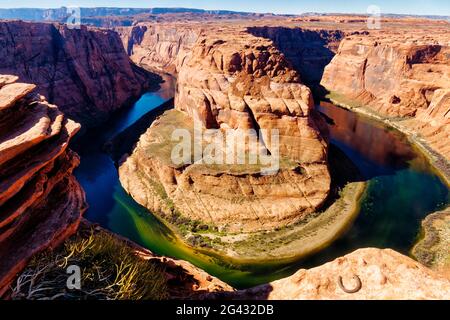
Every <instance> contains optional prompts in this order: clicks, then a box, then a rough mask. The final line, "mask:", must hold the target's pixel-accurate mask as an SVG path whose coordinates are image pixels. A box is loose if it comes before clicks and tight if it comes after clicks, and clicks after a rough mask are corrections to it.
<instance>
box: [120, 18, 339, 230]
mask: <svg viewBox="0 0 450 320" xmlns="http://www.w3.org/2000/svg"><path fill="white" fill-rule="evenodd" d="M177 30H180V31H177ZM133 34H134V35H133V37H134V38H136V39H134V40H130V38H128V40H125V42H126V43H128V44H131V43H133V45H129V46H128V49H129V53H130V54H131V57H132V59H133V61H135V62H136V63H140V65H141V66H143V67H144V66H145V67H146V68H149V67H150V66H154V65H156V66H158V68H162V69H165V70H166V71H171V72H172V73H173V74H175V75H176V76H177V88H176V92H175V109H176V110H175V111H171V112H170V113H168V114H166V115H165V116H163V117H161V118H160V119H159V120H157V121H156V122H155V123H154V124H153V126H152V128H150V129H149V130H148V131H147V133H146V134H144V135H143V136H142V137H141V139H140V142H139V143H138V145H137V147H136V149H135V150H134V152H133V154H132V155H131V156H130V157H128V158H127V159H126V161H125V162H124V163H123V164H122V166H121V168H120V177H121V182H122V185H123V186H124V187H125V189H126V190H127V191H128V192H129V193H130V194H131V195H132V196H133V197H134V198H135V199H136V200H137V201H138V202H139V203H141V204H143V205H144V206H146V207H147V208H149V209H150V210H152V211H153V212H163V213H164V214H165V215H166V216H170V214H172V213H173V211H176V212H179V213H180V214H181V215H182V216H184V217H188V218H189V219H192V220H200V221H203V222H204V223H207V224H213V225H216V226H220V227H223V228H224V229H225V230H233V231H239V230H242V231H255V230H270V229H273V228H276V227H279V226H283V225H286V224H289V223H294V222H296V221H298V220H300V219H302V218H305V217H306V216H307V215H308V214H309V213H311V212H313V211H315V210H316V209H318V208H319V207H320V206H321V205H322V204H323V203H324V201H325V199H326V197H327V195H328V193H329V189H330V175H329V172H328V168H327V148H328V144H327V141H326V138H325V137H323V136H322V135H321V133H320V132H319V126H321V125H322V122H321V119H320V118H319V117H317V116H316V115H315V114H314V112H313V111H312V108H313V105H314V102H313V98H312V94H311V90H310V89H309V88H308V87H307V86H305V85H304V84H302V82H301V81H300V79H301V75H300V74H299V73H298V72H297V71H295V70H294V68H293V67H292V65H291V64H290V63H289V62H288V61H287V60H286V59H285V57H284V55H283V54H282V53H281V52H280V51H279V50H278V49H277V48H276V46H275V45H274V44H273V42H272V41H271V40H270V39H266V38H262V37H257V36H254V35H252V34H250V33H249V32H248V31H247V30H246V28H240V27H231V26H226V27H223V26H217V25H216V26H211V28H208V29H206V28H201V27H186V28H185V26H184V25H183V24H162V25H159V26H155V27H153V26H150V25H148V26H143V25H141V26H139V27H134V28H133ZM159 41H161V42H159ZM176 119H178V120H176ZM176 121H180V124H182V127H186V128H191V129H192V127H193V124H192V123H193V122H194V121H198V122H199V123H200V126H201V128H202V130H206V129H219V130H221V131H222V132H227V131H236V130H243V131H244V132H245V131H246V130H248V129H254V130H261V132H262V137H261V140H260V144H261V145H262V146H263V148H266V149H267V151H268V152H269V153H274V152H275V150H273V149H272V150H271V147H272V144H271V143H270V140H271V139H270V137H269V135H270V133H271V132H272V130H276V131H277V133H278V134H279V154H280V156H281V157H282V158H283V159H284V160H283V161H284V162H283V165H282V166H281V168H280V171H279V172H278V173H277V174H276V175H274V176H263V175H261V174H260V172H259V171H258V170H256V171H255V170H254V168H249V167H245V166H241V167H239V165H234V166H208V165H203V166H199V165H197V164H196V165H189V166H187V167H186V166H183V167H178V166H176V165H174V164H173V163H171V162H170V160H171V159H166V158H165V157H164V156H163V155H161V153H160V152H154V151H153V150H152V149H153V148H155V146H156V145H157V144H158V143H159V144H161V142H162V141H163V140H164V138H163V137H161V134H160V133H161V132H165V130H166V129H168V128H169V127H170V126H173V127H176V125H175V124H174V122H176ZM178 127H179V126H178ZM236 132H237V131H236ZM167 135H168V136H170V132H168V133H167ZM167 160H169V161H167ZM287 162H288V164H287ZM155 182H157V183H158V185H159V184H160V185H161V187H158V188H155V184H154V183H155ZM161 188H162V190H164V193H165V194H166V195H167V197H168V199H169V200H170V203H169V204H167V201H166V200H167V199H166V200H164V201H163V199H161V195H158V192H157V190H155V189H161ZM164 197H165V196H164ZM164 197H163V198H164ZM172 203H173V205H172Z"/></svg>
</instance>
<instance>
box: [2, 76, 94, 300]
mask: <svg viewBox="0 0 450 320" xmlns="http://www.w3.org/2000/svg"><path fill="white" fill-rule="evenodd" d="M17 79H18V78H17V77H16V76H12V75H2V76H0V295H1V294H2V292H3V291H4V290H5V289H6V286H7V285H8V284H9V283H10V281H12V280H13V278H14V277H15V275H16V274H17V272H19V271H20V270H21V269H22V268H24V267H25V265H26V263H27V261H28V260H29V259H30V258H31V257H32V256H33V255H34V254H35V253H37V252H39V251H41V250H43V249H45V248H48V247H53V246H56V245H58V244H59V243H60V242H61V241H62V240H64V239H65V238H66V237H67V236H69V235H70V234H72V233H73V232H75V231H76V229H77V227H78V224H79V222H80V219H81V215H82V213H83V212H84V210H85V208H86V203H85V196H84V191H83V190H82V189H81V186H80V185H79V184H78V182H77V181H76V179H75V177H74V176H73V175H72V171H73V169H74V168H75V167H76V166H78V164H79V158H78V156H77V155H76V154H75V153H74V152H72V151H71V150H69V149H68V148H67V147H68V144H69V141H70V139H71V138H72V137H73V135H75V133H76V132H77V131H78V130H79V129H80V125H79V124H77V123H75V122H73V121H72V120H70V119H67V118H66V117H65V116H64V115H63V113H62V112H60V111H59V110H58V108H57V107H56V106H54V105H52V104H49V103H48V102H47V101H46V100H45V99H44V98H43V97H42V96H39V95H37V94H36V93H35V91H34V89H35V87H36V86H35V85H32V84H24V83H18V82H16V81H17Z"/></svg>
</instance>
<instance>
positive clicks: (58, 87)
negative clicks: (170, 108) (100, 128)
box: [0, 21, 158, 126]
mask: <svg viewBox="0 0 450 320" xmlns="http://www.w3.org/2000/svg"><path fill="white" fill-rule="evenodd" d="M0 44H1V46H0V56H1V57H2V59H1V61H0V74H13V75H17V76H18V77H19V80H20V81H23V82H29V83H33V84H35V85H36V86H37V88H38V90H39V93H40V94H42V95H43V96H45V97H46V98H47V100H48V101H49V102H50V103H54V104H56V105H58V107H59V108H60V109H61V111H63V112H64V113H65V114H66V115H67V116H69V117H70V118H72V119H75V120H76V121H78V122H80V123H82V124H83V125H89V126H91V125H92V126H93V125H97V124H98V123H99V122H101V121H104V120H106V119H107V118H108V117H109V116H110V115H111V113H112V112H113V111H115V110H118V109H119V108H121V107H123V106H127V105H129V104H131V103H132V102H133V101H134V100H135V99H136V98H138V97H139V96H140V95H141V93H142V92H143V90H144V89H145V88H148V87H149V86H150V85H151V84H152V83H157V81H158V77H156V76H155V75H153V74H149V73H148V72H145V71H143V70H141V69H140V68H138V67H136V66H135V65H134V64H133V63H132V62H131V61H130V59H129V57H128V55H127V54H126V52H125V50H124V48H123V45H122V42H121V39H120V37H119V35H118V34H117V33H116V32H114V31H111V30H100V29H95V28H92V29H91V28H86V27H85V26H83V27H81V28H80V29H70V28H68V27H67V26H66V25H60V24H51V23H27V22H22V21H4V22H0Z"/></svg>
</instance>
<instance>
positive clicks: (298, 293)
mask: <svg viewBox="0 0 450 320" xmlns="http://www.w3.org/2000/svg"><path fill="white" fill-rule="evenodd" d="M206 295H207V296H208V297H209V298H213V297H215V296H217V295H216V294H214V293H213V294H206ZM220 297H222V298H224V297H232V298H233V299H257V300H259V299H262V300H266V299H268V300H330V299H331V300H396V299H397V300H404V299H411V300H420V299H428V300H434V299H438V300H440V299H441V300H446V299H449V298H450V281H449V279H447V278H444V277H442V276H441V275H439V274H438V273H436V272H434V271H432V270H430V269H428V268H427V267H424V266H423V265H421V264H420V263H418V262H416V261H414V260H412V259H411V258H409V257H406V256H404V255H402V254H400V253H398V252H396V251H393V250H390V249H384V250H381V249H375V248H366V249H360V250H357V251H355V252H352V253H350V254H348V255H345V256H343V257H339V258H337V259H336V260H334V261H331V262H328V263H326V264H324V265H321V266H319V267H316V268H312V269H308V270H305V269H301V270H299V271H297V272H296V273H295V274H294V275H292V276H290V277H288V278H285V279H281V280H278V281H274V282H271V283H269V284H265V285H262V286H259V287H255V288H251V289H248V290H242V291H238V292H232V293H223V294H222V295H221V296H220Z"/></svg>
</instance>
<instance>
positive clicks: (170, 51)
mask: <svg viewBox="0 0 450 320" xmlns="http://www.w3.org/2000/svg"><path fill="white" fill-rule="evenodd" d="M116 30H117V32H118V33H119V34H120V37H121V39H122V42H123V45H124V47H125V49H126V51H127V53H128V55H129V56H130V58H131V60H132V61H133V62H134V63H136V64H137V65H138V66H141V67H143V68H145V69H147V70H159V71H162V72H167V73H170V74H175V73H176V72H177V65H178V64H179V60H182V59H183V58H184V57H185V56H186V55H187V54H188V52H189V51H190V50H191V49H192V47H193V46H194V44H195V42H196V41H197V39H198V37H199V35H200V33H201V32H202V29H201V27H200V26H198V25H194V26H190V25H186V24H184V25H179V26H178V25H176V24H167V25H166V24H165V25H158V24H145V23H143V24H138V25H136V26H133V27H125V28H116Z"/></svg>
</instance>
